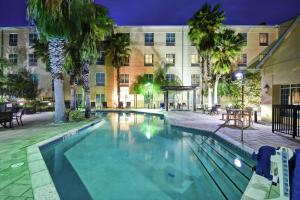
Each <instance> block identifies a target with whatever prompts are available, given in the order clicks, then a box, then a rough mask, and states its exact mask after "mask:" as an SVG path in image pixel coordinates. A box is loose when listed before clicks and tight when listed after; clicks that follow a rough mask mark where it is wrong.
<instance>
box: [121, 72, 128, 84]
mask: <svg viewBox="0 0 300 200" xmlns="http://www.w3.org/2000/svg"><path fill="white" fill-rule="evenodd" d="M120 83H121V84H129V74H120Z"/></svg>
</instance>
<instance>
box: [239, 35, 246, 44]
mask: <svg viewBox="0 0 300 200" xmlns="http://www.w3.org/2000/svg"><path fill="white" fill-rule="evenodd" d="M239 35H240V36H241V37H242V39H243V44H244V45H245V46H247V40H248V39H247V38H248V36H247V33H239Z"/></svg>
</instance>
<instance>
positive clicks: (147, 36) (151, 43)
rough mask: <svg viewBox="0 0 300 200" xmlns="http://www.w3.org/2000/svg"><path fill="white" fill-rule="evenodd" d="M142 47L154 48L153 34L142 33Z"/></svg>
mask: <svg viewBox="0 0 300 200" xmlns="http://www.w3.org/2000/svg"><path fill="white" fill-rule="evenodd" d="M148 40H149V41H148ZM144 46H154V33H144Z"/></svg>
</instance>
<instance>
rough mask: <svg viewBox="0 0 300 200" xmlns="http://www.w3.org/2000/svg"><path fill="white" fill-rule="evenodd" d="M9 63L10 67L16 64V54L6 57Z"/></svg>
mask: <svg viewBox="0 0 300 200" xmlns="http://www.w3.org/2000/svg"><path fill="white" fill-rule="evenodd" d="M8 60H9V63H10V64H12V65H17V64H18V54H15V53H12V54H9V55H8Z"/></svg>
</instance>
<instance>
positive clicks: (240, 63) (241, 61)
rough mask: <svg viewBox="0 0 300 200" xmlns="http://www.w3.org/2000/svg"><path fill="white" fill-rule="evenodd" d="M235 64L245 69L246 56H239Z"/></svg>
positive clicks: (244, 54)
mask: <svg viewBox="0 0 300 200" xmlns="http://www.w3.org/2000/svg"><path fill="white" fill-rule="evenodd" d="M237 64H238V66H240V67H245V66H247V54H246V53H243V54H242V55H240V56H239V57H238V59H237Z"/></svg>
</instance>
